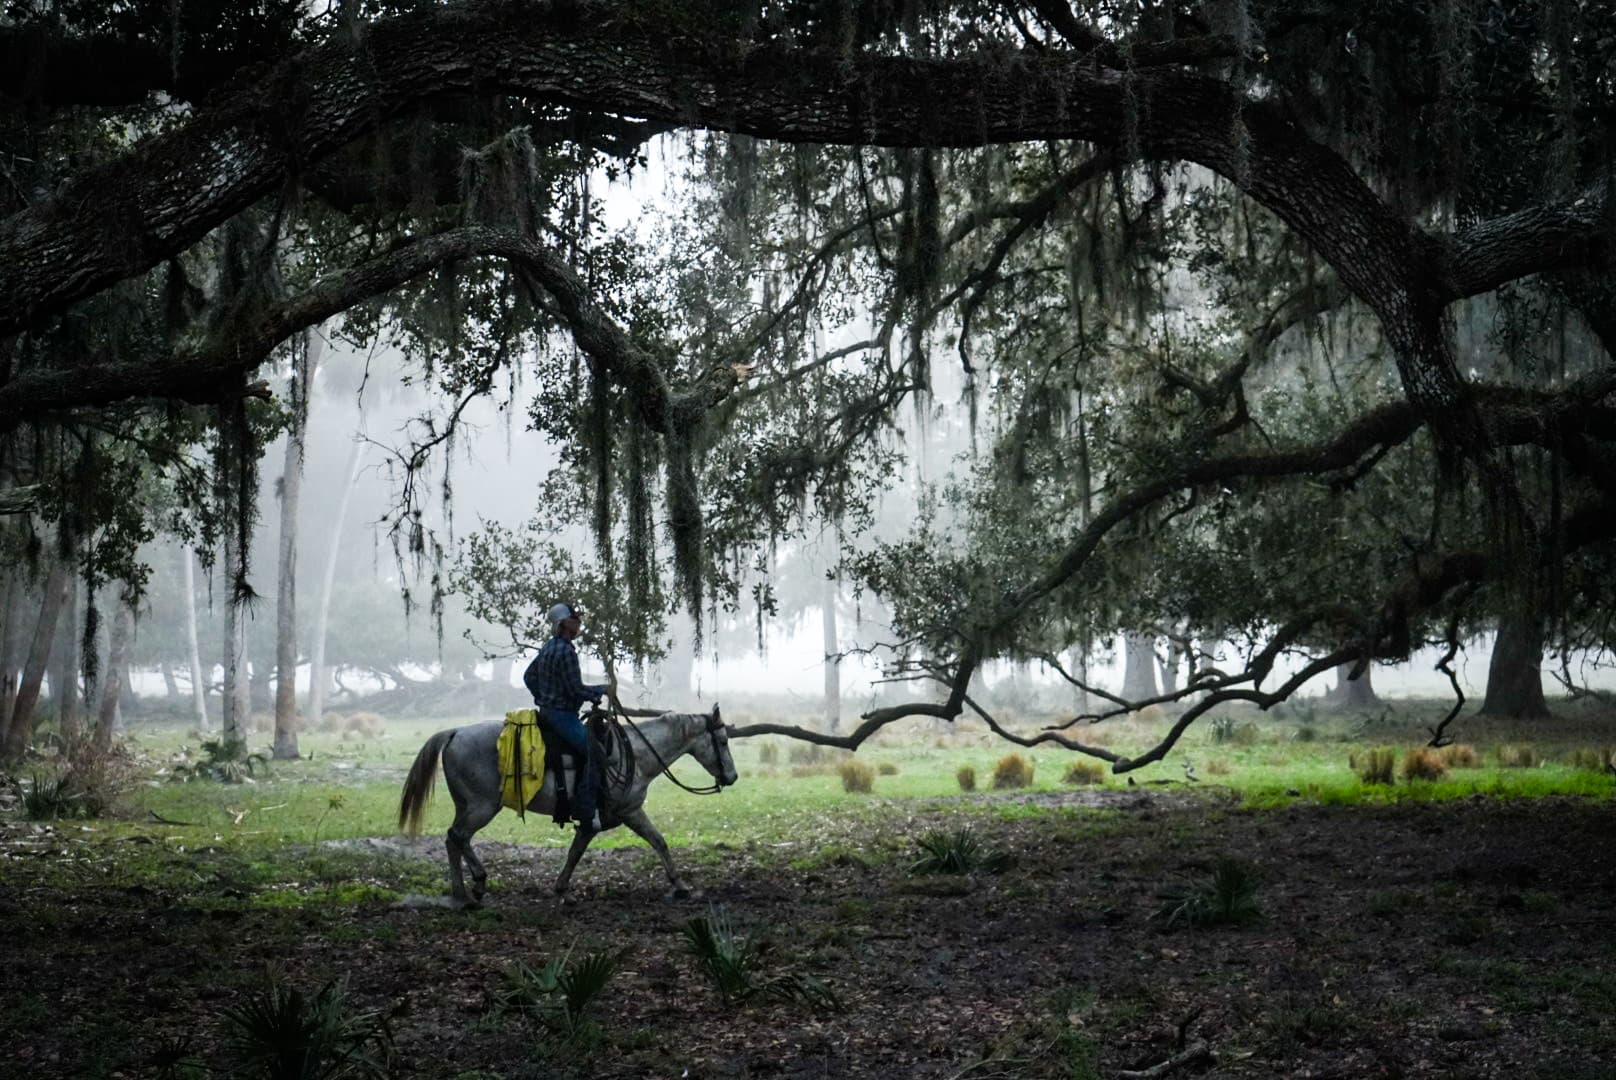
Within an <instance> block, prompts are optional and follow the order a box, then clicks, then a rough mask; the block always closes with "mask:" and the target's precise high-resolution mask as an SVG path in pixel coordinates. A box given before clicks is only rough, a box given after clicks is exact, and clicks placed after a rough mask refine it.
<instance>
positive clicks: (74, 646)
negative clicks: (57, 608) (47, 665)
mask: <svg viewBox="0 0 1616 1080" xmlns="http://www.w3.org/2000/svg"><path fill="white" fill-rule="evenodd" d="M78 599H79V581H78V576H77V575H74V576H73V577H72V578H70V579H69V580H68V583H67V599H66V601H65V602H64V603H63V605H62V611H61V614H60V615H58V616H57V619H56V644H55V645H54V646H52V648H51V674H50V683H51V703H52V705H54V706H55V709H56V730H57V731H58V732H59V733H60V734H61V736H62V741H63V742H64V743H66V744H67V745H68V746H69V747H73V746H77V745H78V743H79V740H80V739H82V738H83V737H84V712H83V706H84V697H83V694H82V693H81V692H80V690H79V672H80V670H81V669H82V668H83V663H82V661H83V656H84V646H83V642H82V641H81V640H80V635H79V618H78V613H79V605H78Z"/></svg>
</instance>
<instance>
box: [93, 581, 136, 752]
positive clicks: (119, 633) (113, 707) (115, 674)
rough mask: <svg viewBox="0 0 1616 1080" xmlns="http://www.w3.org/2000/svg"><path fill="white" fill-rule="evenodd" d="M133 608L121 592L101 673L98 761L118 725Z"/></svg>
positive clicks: (97, 718) (131, 634)
mask: <svg viewBox="0 0 1616 1080" xmlns="http://www.w3.org/2000/svg"><path fill="white" fill-rule="evenodd" d="M134 626H135V609H134V605H132V604H131V603H129V600H128V598H127V597H125V596H124V595H123V591H122V590H121V589H120V590H119V592H118V599H117V603H116V604H115V609H114V611H113V615H112V630H111V632H110V633H109V634H108V642H107V664H106V669H105V670H104V671H103V672H102V673H101V680H100V695H99V707H98V708H97V709H96V720H95V736H94V739H95V741H94V748H95V757H96V759H97V760H100V759H103V758H105V757H106V756H107V753H108V752H109V751H110V750H111V749H112V736H113V732H114V731H115V730H116V728H117V724H118V701H119V699H120V698H121V697H122V696H123V690H124V680H125V679H126V678H128V674H127V673H128V670H129V645H130V639H131V638H132V637H133V636H134Z"/></svg>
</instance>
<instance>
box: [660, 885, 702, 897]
mask: <svg viewBox="0 0 1616 1080" xmlns="http://www.w3.org/2000/svg"><path fill="white" fill-rule="evenodd" d="M668 899H669V900H700V899H701V890H700V889H687V888H686V887H685V886H683V885H680V886H678V887H677V888H675V889H673V890H672V891H671V892H669V893H668Z"/></svg>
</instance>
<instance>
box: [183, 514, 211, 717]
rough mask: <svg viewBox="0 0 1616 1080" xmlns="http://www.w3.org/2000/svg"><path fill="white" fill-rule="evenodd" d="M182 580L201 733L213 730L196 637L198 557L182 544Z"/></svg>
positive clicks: (194, 700) (193, 697) (193, 691)
mask: <svg viewBox="0 0 1616 1080" xmlns="http://www.w3.org/2000/svg"><path fill="white" fill-rule="evenodd" d="M176 550H177V551H178V552H179V557H180V579H181V581H182V582H183V587H184V589H185V649H186V653H187V655H188V658H189V661H190V665H191V705H192V709H193V711H194V714H195V716H196V726H197V730H199V731H204V732H205V731H209V730H211V725H210V723H209V721H208V696H207V695H208V686H207V680H206V679H205V678H204V677H203V675H202V650H201V648H200V646H199V645H198V642H197V635H196V557H195V556H194V555H193V554H192V552H191V549H190V548H188V547H186V546H185V545H184V544H181V545H180V546H179V547H178V548H177V549H176Z"/></svg>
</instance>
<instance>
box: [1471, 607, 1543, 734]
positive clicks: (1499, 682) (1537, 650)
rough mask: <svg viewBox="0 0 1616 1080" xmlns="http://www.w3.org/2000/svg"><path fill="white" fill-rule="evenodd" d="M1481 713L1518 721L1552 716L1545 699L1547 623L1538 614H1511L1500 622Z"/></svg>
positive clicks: (1488, 669) (1488, 670)
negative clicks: (1544, 654)
mask: <svg viewBox="0 0 1616 1080" xmlns="http://www.w3.org/2000/svg"><path fill="white" fill-rule="evenodd" d="M1481 712H1482V715H1484V716H1506V717H1509V718H1511V719H1516V720H1534V719H1541V718H1543V717H1546V716H1548V715H1549V704H1548V702H1547V701H1545V700H1544V698H1543V624H1542V623H1541V622H1540V621H1539V620H1538V618H1537V617H1536V615H1535V614H1530V613H1528V614H1522V613H1510V614H1508V615H1505V616H1504V617H1503V618H1501V619H1500V620H1499V621H1498V637H1497V639H1496V640H1495V641H1494V642H1493V658H1492V662H1491V663H1490V664H1488V665H1487V697H1486V700H1485V701H1483V702H1482V703H1481Z"/></svg>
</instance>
